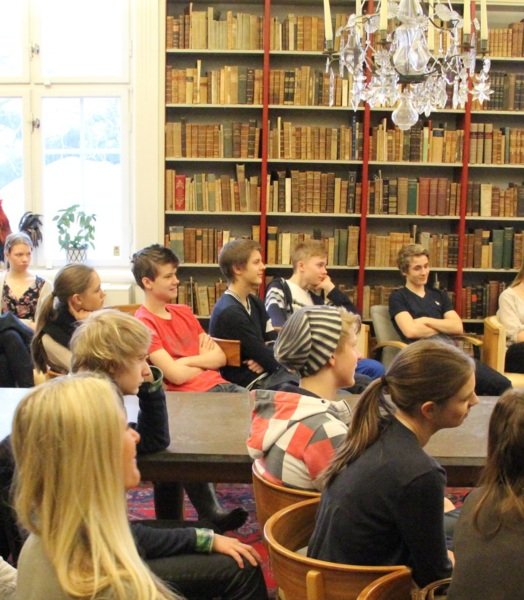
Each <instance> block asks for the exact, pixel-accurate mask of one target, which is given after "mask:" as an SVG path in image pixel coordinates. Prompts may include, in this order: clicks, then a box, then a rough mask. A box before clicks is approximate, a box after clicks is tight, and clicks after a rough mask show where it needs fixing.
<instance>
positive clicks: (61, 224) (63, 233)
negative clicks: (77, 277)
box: [53, 204, 96, 262]
mask: <svg viewBox="0 0 524 600" xmlns="http://www.w3.org/2000/svg"><path fill="white" fill-rule="evenodd" d="M79 209H80V205H79V204H73V205H72V206H69V207H68V208H62V209H60V210H59V211H58V213H57V214H56V215H55V216H54V217H53V221H55V222H56V228H57V229H58V244H59V245H60V247H61V248H63V249H64V250H65V251H66V256H67V262H85V260H86V256H87V247H88V246H91V248H94V247H95V245H94V243H93V242H94V239H95V221H96V215H95V214H87V213H85V212H84V211H83V210H79Z"/></svg>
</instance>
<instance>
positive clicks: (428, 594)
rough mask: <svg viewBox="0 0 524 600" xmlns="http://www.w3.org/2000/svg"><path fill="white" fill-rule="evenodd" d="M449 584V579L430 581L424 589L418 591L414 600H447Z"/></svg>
mask: <svg viewBox="0 0 524 600" xmlns="http://www.w3.org/2000/svg"><path fill="white" fill-rule="evenodd" d="M450 583H451V577H447V578H446V579H439V580H437V581H432V582H431V583H428V585H427V586H426V587H424V588H422V589H421V590H419V592H418V594H417V596H416V600H440V599H444V598H447V595H448V586H449V584H450Z"/></svg>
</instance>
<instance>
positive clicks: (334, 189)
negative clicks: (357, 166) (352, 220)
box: [266, 169, 362, 214]
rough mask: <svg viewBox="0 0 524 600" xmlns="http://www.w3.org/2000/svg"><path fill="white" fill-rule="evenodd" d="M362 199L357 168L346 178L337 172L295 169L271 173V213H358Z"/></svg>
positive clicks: (269, 197)
mask: <svg viewBox="0 0 524 600" xmlns="http://www.w3.org/2000/svg"><path fill="white" fill-rule="evenodd" d="M361 198H362V186H361V184H360V183H357V172H356V171H349V173H348V178H347V179H345V178H342V177H338V176H336V175H335V173H323V172H321V171H298V170H294V169H291V170H290V171H273V172H272V173H271V174H270V175H268V185H267V204H266V206H267V210H268V212H281V213H317V214H318V213H341V214H355V213H357V214H358V213H359V212H360V207H361Z"/></svg>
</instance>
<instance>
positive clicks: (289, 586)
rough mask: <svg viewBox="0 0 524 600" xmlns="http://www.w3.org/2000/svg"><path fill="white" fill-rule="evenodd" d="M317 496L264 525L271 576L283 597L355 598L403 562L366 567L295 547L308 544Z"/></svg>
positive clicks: (297, 599) (302, 599) (295, 599)
mask: <svg viewBox="0 0 524 600" xmlns="http://www.w3.org/2000/svg"><path fill="white" fill-rule="evenodd" d="M319 502H320V498H312V499H311V500H304V501H302V502H298V503H297V504H293V505H292V506H288V507H287V508H283V509H282V510H279V511H278V512H277V513H275V514H274V515H273V516H272V517H270V518H269V519H268V520H267V522H266V525H265V527H264V537H265V538H266V541H267V543H268V546H269V557H270V560H271V568H272V571H273V575H274V577H275V580H276V582H277V585H278V587H279V589H280V590H282V591H283V593H284V597H285V600H356V598H357V597H358V595H359V594H360V592H361V591H362V590H363V589H364V588H365V587H366V586H367V585H369V584H370V583H371V582H372V581H374V580H375V579H378V578H379V577H382V576H383V575H386V574H387V573H392V572H394V571H398V570H403V571H404V570H405V568H406V567H404V566H402V565H392V566H388V567H368V566H359V565H344V564H339V563H332V562H327V561H323V560H316V559H314V558H309V557H307V556H304V555H303V554H299V553H298V552H297V550H300V549H301V548H304V547H305V546H307V544H308V542H309V538H310V537H311V533H312V532H313V527H314V524H315V514H316V512H317V508H318V505H319Z"/></svg>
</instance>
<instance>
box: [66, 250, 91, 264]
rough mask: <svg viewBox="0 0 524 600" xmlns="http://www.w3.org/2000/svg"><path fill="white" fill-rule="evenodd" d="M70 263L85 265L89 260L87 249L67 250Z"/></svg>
mask: <svg viewBox="0 0 524 600" xmlns="http://www.w3.org/2000/svg"><path fill="white" fill-rule="evenodd" d="M66 258H67V262H68V263H85V262H86V260H87V248H66Z"/></svg>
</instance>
